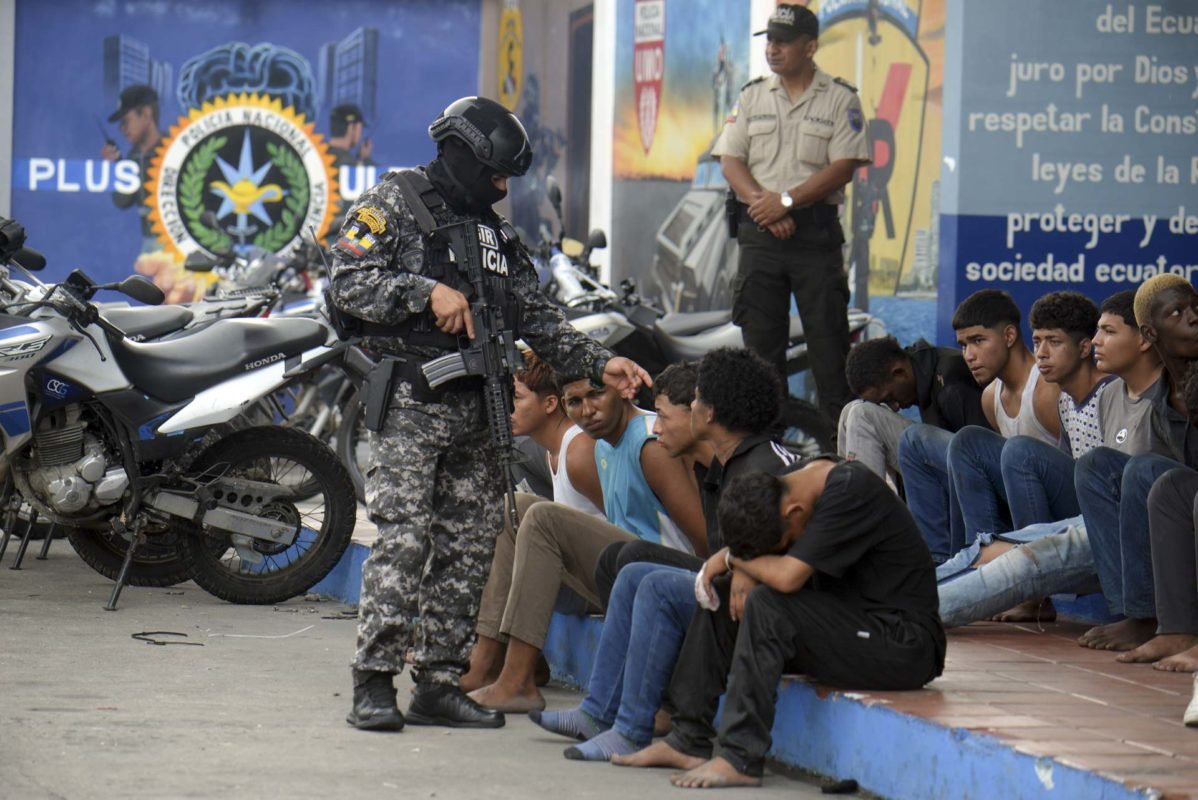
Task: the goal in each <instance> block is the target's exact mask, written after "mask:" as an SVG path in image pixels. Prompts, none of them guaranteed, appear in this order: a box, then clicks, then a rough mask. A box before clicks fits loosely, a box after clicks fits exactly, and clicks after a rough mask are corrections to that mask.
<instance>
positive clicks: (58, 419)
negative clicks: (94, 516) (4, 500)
mask: <svg viewBox="0 0 1198 800" xmlns="http://www.w3.org/2000/svg"><path fill="white" fill-rule="evenodd" d="M82 415H83V408H82V406H78V405H70V406H64V407H63V408H61V409H57V410H55V411H54V412H53V413H52V414H50V415H49V416H47V417H44V418H43V419H42V420H41V421H40V422H39V424H38V429H37V431H36V432H35V433H34V436H33V448H32V459H31V462H30V463H28V464H27V466H28V469H27V470H24V473H25V474H24V475H21V474H20V473H21V472H22V470H17V471H16V479H17V482H18V484H21V483H26V482H27V486H28V489H29V490H31V492H30V491H26V487H25V486H21V487H20V488H21V489H22V492H21V493H22V494H23V495H24V496H25V497H26V499H28V500H30V501H33V502H34V503H35V505H38V506H42V508H41V510H42V511H43V512H46V511H49V512H50V513H51V515H52V516H59V515H65V516H77V515H80V514H87V513H91V512H95V511H98V510H99V509H100V508H102V507H104V506H108V505H111V504H113V503H115V502H116V501H118V500H120V498H121V496H122V495H124V493H125V490H126V489H127V488H128V487H129V476H128V475H127V474H126V473H125V470H124V468H123V467H121V466H120V465H119V459H118V458H117V456H116V454H115V453H112V452H111V451H110V450H109V449H108V448H107V447H106V446H105V444H104V442H103V441H102V440H101V439H100V437H98V436H96V435H95V434H93V433H91V432H90V431H89V430H88V424H87V422H86V421H85V420H83V419H82ZM113 462H118V463H116V464H115V465H113ZM22 478H24V479H25V480H24V481H23V480H22ZM47 507H48V508H47Z"/></svg>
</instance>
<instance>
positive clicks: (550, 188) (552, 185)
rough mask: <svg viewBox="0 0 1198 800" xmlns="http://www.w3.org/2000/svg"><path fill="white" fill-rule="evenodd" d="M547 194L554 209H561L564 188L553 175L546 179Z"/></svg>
mask: <svg viewBox="0 0 1198 800" xmlns="http://www.w3.org/2000/svg"><path fill="white" fill-rule="evenodd" d="M545 194H546V195H548V197H549V205H551V206H553V207H554V208H561V205H562V187H561V186H560V185H558V182H557V178H555V177H553V176H552V175H550V176H549V177H547V178H546V179H545Z"/></svg>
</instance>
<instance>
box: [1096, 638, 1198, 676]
mask: <svg viewBox="0 0 1198 800" xmlns="http://www.w3.org/2000/svg"><path fill="white" fill-rule="evenodd" d="M1196 644H1198V636H1193V635H1191V634H1188V633H1162V634H1161V635H1159V636H1154V637H1152V638H1151V639H1149V640H1148V641H1146V642H1144V644H1142V645H1140V646H1139V647H1137V648H1136V649H1135V650H1132V651H1130V652H1127V653H1124V654H1123V655H1121V656H1119V657H1117V658H1116V659H1115V660H1116V661H1122V662H1123V663H1124V664H1149V663H1151V662H1153V661H1160V660H1161V659H1162V658H1168V657H1169V656H1175V655H1177V654H1178V653H1180V652H1182V651H1183V650H1189V649H1190V648H1191V647H1193V646H1194V645H1196ZM1185 672H1190V670H1185Z"/></svg>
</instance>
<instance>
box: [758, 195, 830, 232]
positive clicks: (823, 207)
mask: <svg viewBox="0 0 1198 800" xmlns="http://www.w3.org/2000/svg"><path fill="white" fill-rule="evenodd" d="M737 205H738V206H740V219H741V222H743V223H745V224H746V225H756V224H757V223H756V222H754V221H753V218H752V217H750V216H749V206H748V205H747V204H745V203H741V202H739V201H738V202H737ZM789 214H790V218H791V219H793V220H794V221H795V225H797V226H799V227H800V228H803V227H808V228H810V227H812V226H816V227H820V228H824V227H827V226H828V225H831V224H832V223H833V222H838V221H839V220H840V209H839V207H838V206H834V205H832V204H830V203H814V204H812V205H809V206H803V207H802V208H792V209H791V210H790V212H789Z"/></svg>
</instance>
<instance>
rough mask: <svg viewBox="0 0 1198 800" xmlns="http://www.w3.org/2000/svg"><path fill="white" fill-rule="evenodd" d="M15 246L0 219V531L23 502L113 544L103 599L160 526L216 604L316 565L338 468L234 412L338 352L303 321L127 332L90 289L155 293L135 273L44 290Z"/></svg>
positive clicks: (151, 298)
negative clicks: (244, 422) (116, 554)
mask: <svg viewBox="0 0 1198 800" xmlns="http://www.w3.org/2000/svg"><path fill="white" fill-rule="evenodd" d="M23 244H24V231H23V229H22V228H21V226H20V225H19V223H16V222H15V221H12V220H3V219H0V363H2V364H4V366H5V370H4V371H3V373H2V374H0V442H2V446H3V452H4V466H5V468H6V472H7V480H6V481H5V488H4V490H3V494H4V497H3V498H0V506H2V507H3V508H4V509H5V512H6V520H5V540H6V541H7V537H8V535H9V532H10V531H11V530H12V522H13V521H14V517H15V513H16V510H17V509H18V508H19V506H20V504H23V503H28V504H29V505H30V506H32V508H33V509H34V511H36V512H37V514H39V515H40V516H42V517H45V518H46V519H48V520H50V521H52V522H54V523H55V524H58V525H61V526H63V527H65V528H67V529H68V530H77V529H85V530H91V531H95V532H98V533H99V535H101V536H111V537H114V538H119V539H123V540H124V541H125V542H127V546H126V547H125V556H124V561H123V563H122V565H121V569H120V572H119V573H118V575H117V577H116V584H115V585H114V587H113V591H112V595H111V597H110V599H109V602H108V604H107V606H106V608H108V609H110V610H111V609H115V608H116V605H117V601H118V599H119V597H120V593H121V590H122V588H123V587H124V585H125V583H126V578H127V576H128V573H129V568H130V564H131V563H132V561H133V558H134V555H135V553H136V551H137V550H138V549H139V548H140V547H141V546H142V545H143V544H145V543H146V542H147V541H149V540H153V539H155V538H156V537H174V543H175V544H177V546H178V547H179V552H180V553H181V554H182V556H183V557H184V559H185V560H186V562H187V563H188V564H189V566H190V568H191V575H190V577H192V578H193V579H194V580H195V581H196V583H198V584H199V585H200V586H201V587H202V588H204V589H205V590H206V591H208V592H209V593H211V594H213V595H215V596H217V597H219V598H221V599H224V600H227V601H230V602H236V603H277V602H280V601H282V600H285V599H287V598H290V597H293V596H295V595H297V594H300V593H302V592H304V591H306V590H307V589H309V588H310V587H311V586H312V585H314V584H315V583H317V582H318V581H319V580H320V579H321V578H323V577H324V576H325V575H326V574H328V572H329V571H330V570H331V569H332V568H333V567H334V566H335V565H336V563H337V561H338V560H339V559H340V557H341V555H342V553H343V552H344V551H345V548H346V547H347V546H348V544H349V540H350V536H351V535H352V532H353V525H354V517H355V508H354V504H353V501H352V499H351V494H350V493H351V491H352V485H351V483H350V479H349V476H348V475H347V474H346V471H345V468H344V467H343V466H341V464H339V463H338V462H337V460H336V458H335V457H334V456H333V455H332V453H330V452H329V450H328V448H326V447H324V446H323V445H321V444H320V442H318V441H317V440H315V439H313V438H312V437H310V436H308V435H307V434H304V433H302V432H299V431H296V430H292V429H288V428H280V427H274V426H254V427H245V428H242V429H241V430H233V428H234V427H235V426H234V425H233V424H232V423H233V422H234V421H235V420H236V419H237V418H238V417H239V415H241V413H242V412H243V411H244V410H245V409H246V408H247V407H249V406H250V405H252V404H253V403H255V402H257V401H259V400H261V399H262V398H263V397H265V396H267V395H269V394H270V393H271V392H274V391H276V390H277V389H278V388H279V387H280V386H283V385H285V384H286V383H287V382H288V381H290V380H292V379H294V378H295V377H296V376H299V375H303V374H306V373H309V372H312V371H314V370H317V369H319V368H320V367H321V366H323V365H325V364H328V363H331V362H333V361H336V360H338V359H340V358H343V357H344V350H345V347H344V345H341V344H332V345H330V344H329V342H330V341H331V337H330V332H329V330H328V328H327V327H326V326H324V325H322V324H321V323H320V322H318V321H315V320H307V319H286V320H257V319H223V320H218V321H216V322H213V323H211V324H210V325H207V326H206V327H204V328H203V329H202V330H198V331H196V332H194V333H192V334H190V335H188V336H185V337H182V338H179V339H175V340H170V341H160V342H149V343H137V342H133V341H130V340H129V339H128V338H127V337H126V336H125V332H124V331H123V330H121V329H120V328H119V327H117V326H116V325H115V324H113V323H112V322H111V321H109V320H108V319H106V318H105V316H104V315H102V314H101V312H100V309H99V308H98V307H97V306H96V305H95V304H94V303H93V302H92V298H93V297H94V295H95V294H96V293H97V292H99V291H100V290H115V291H118V292H120V293H122V294H124V295H126V296H127V297H130V298H132V299H134V300H137V301H139V302H144V303H149V304H157V303H161V302H162V299H163V295H162V292H161V291H160V290H159V289H157V288H156V287H154V286H153V285H152V284H150V283H149V282H147V281H145V280H144V279H142V278H138V277H131V278H127V279H125V280H124V281H121V282H119V283H113V284H97V283H95V282H94V281H93V280H91V279H90V278H89V277H88V276H87V275H86V274H84V273H83V272H81V271H79V270H76V271H74V272H72V273H71V274H70V276H68V277H67V279H66V280H64V281H63V282H61V283H58V284H43V283H41V282H40V281H38V280H37V279H36V278H35V277H34V276H33V275H32V271H33V270H31V269H30V267H31V266H32V267H38V266H44V264H45V260H44V259H42V258H40V257H31V256H30V255H29V253H31V252H32V251H29V250H27V249H24V248H23ZM34 255H36V254H34ZM39 259H40V265H39V264H38V261H39ZM13 270H16V271H19V272H20V273H21V274H23V275H24V277H25V278H26V280H25V281H22V280H19V279H16V278H14V277H13ZM230 431H232V432H230Z"/></svg>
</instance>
